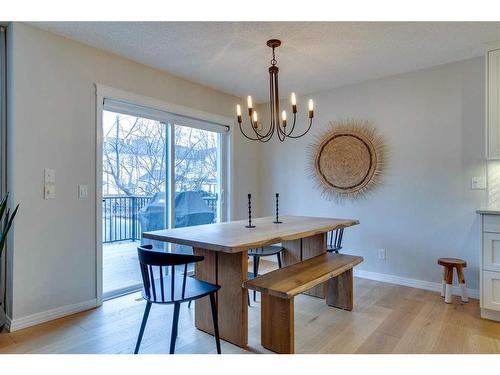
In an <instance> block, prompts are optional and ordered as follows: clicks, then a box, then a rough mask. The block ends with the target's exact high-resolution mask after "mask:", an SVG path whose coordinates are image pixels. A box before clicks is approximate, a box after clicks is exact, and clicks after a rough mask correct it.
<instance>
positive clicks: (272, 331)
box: [243, 253, 363, 353]
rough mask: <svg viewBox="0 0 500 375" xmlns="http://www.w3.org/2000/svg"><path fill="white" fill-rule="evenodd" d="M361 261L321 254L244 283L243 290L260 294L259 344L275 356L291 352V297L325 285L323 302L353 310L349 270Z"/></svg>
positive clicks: (355, 257) (292, 325) (353, 257)
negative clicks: (324, 300)
mask: <svg viewBox="0 0 500 375" xmlns="http://www.w3.org/2000/svg"><path fill="white" fill-rule="evenodd" d="M362 261H363V258H362V257H360V256H352V255H345V254H332V253H324V254H321V255H318V256H315V257H314V258H309V259H307V260H305V261H302V262H299V263H295V264H293V265H290V266H287V267H284V268H281V269H278V270H276V271H272V272H269V273H267V274H265V275H263V276H259V277H257V278H255V279H251V280H247V281H245V282H244V283H243V287H245V288H247V289H252V290H256V291H258V292H260V293H261V343H262V346H263V347H265V348H266V349H269V350H272V351H274V352H276V353H294V350H295V348H294V307H293V298H294V297H295V296H296V295H297V294H300V293H302V292H305V291H307V290H308V289H310V288H313V287H315V286H317V285H319V284H322V283H325V285H326V287H325V288H326V290H325V295H326V303H327V304H328V305H330V306H334V307H338V308H342V309H345V310H349V311H350V310H352V307H353V278H352V268H353V267H354V266H356V265H357V264H359V263H361V262H362Z"/></svg>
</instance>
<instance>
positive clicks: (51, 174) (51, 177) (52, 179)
mask: <svg viewBox="0 0 500 375" xmlns="http://www.w3.org/2000/svg"><path fill="white" fill-rule="evenodd" d="M44 182H45V183H46V184H55V183H56V171H55V169H52V168H45V178H44Z"/></svg>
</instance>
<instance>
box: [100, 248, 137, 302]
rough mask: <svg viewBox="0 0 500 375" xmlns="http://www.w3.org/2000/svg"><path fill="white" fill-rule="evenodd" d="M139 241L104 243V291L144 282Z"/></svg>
mask: <svg viewBox="0 0 500 375" xmlns="http://www.w3.org/2000/svg"><path fill="white" fill-rule="evenodd" d="M139 245H140V242H139V241H136V242H132V241H123V242H115V243H109V244H104V245H103V247H102V255H103V259H102V261H103V264H102V265H103V275H102V276H103V278H102V281H103V292H104V293H107V292H110V291H113V290H117V289H121V288H124V287H128V286H132V285H136V284H140V283H142V281H141V280H142V279H141V271H140V269H139V261H138V260H137V246H139Z"/></svg>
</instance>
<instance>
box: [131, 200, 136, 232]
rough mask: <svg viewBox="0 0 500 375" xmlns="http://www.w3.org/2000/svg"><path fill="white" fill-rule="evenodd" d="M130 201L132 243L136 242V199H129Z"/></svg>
mask: <svg viewBox="0 0 500 375" xmlns="http://www.w3.org/2000/svg"><path fill="white" fill-rule="evenodd" d="M131 199H132V241H135V240H136V237H137V223H136V220H137V212H136V211H137V202H136V197H131Z"/></svg>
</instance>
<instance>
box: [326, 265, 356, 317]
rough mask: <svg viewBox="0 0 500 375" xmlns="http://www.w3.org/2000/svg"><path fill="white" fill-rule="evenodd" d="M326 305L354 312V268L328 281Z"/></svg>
mask: <svg viewBox="0 0 500 375" xmlns="http://www.w3.org/2000/svg"><path fill="white" fill-rule="evenodd" d="M326 303H327V304H328V305H329V306H333V307H338V308H339V309H344V310H349V311H351V310H352V307H353V304H354V303H353V278H352V268H351V269H350V270H347V271H345V272H344V273H342V274H340V275H338V276H337V277H334V278H333V279H330V280H329V281H328V287H327V292H326Z"/></svg>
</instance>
